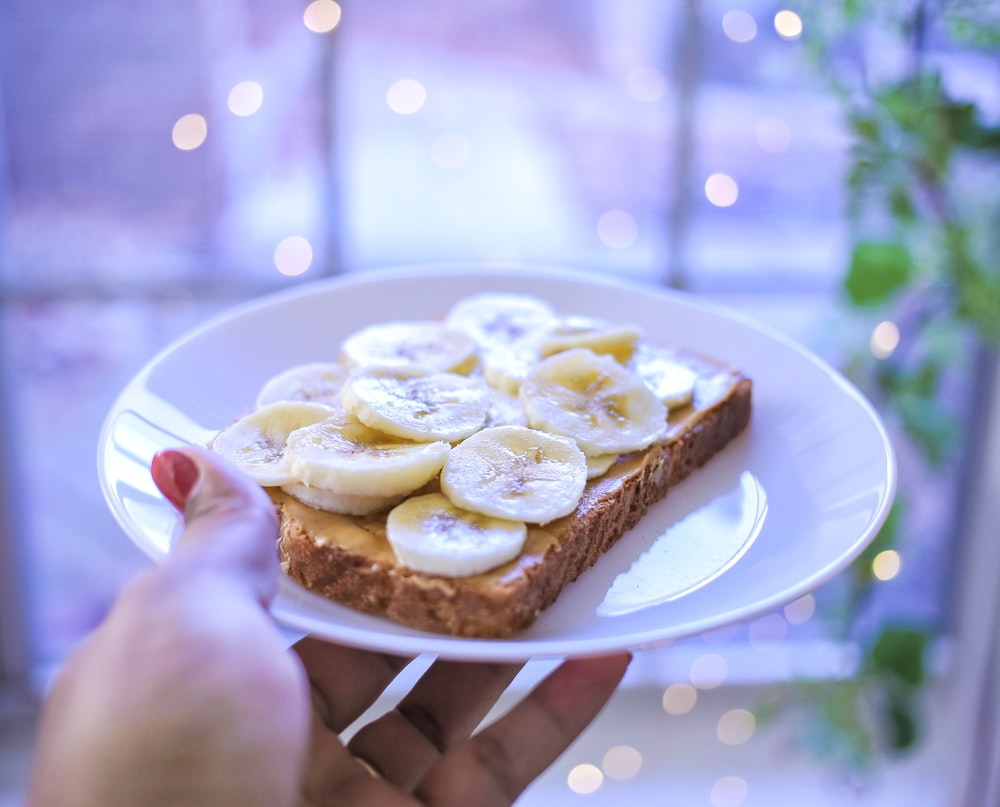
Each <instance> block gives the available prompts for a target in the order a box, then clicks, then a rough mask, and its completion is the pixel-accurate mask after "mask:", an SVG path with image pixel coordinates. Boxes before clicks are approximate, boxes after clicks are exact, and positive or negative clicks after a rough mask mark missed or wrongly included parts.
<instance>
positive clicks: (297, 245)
mask: <svg viewBox="0 0 1000 807" xmlns="http://www.w3.org/2000/svg"><path fill="white" fill-rule="evenodd" d="M312 259H313V251H312V245H311V244H310V243H309V242H308V241H307V240H306V239H305V238H303V237H302V236H301V235H291V236H289V237H288V238H285V239H284V240H282V241H281V243H279V244H278V246H277V247H276V248H275V250H274V265H275V266H276V267H277V268H278V271H279V272H281V274H283V275H287V276H288V277H295V276H296V275H301V274H302V273H303V272H304V271H306V269H308V268H309V267H310V265H311V264H312Z"/></svg>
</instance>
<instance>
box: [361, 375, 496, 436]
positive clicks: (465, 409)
mask: <svg viewBox="0 0 1000 807" xmlns="http://www.w3.org/2000/svg"><path fill="white" fill-rule="evenodd" d="M490 397H491V396H490V390H489V388H488V387H487V386H486V384H485V383H483V381H481V380H480V379H477V378H470V377H468V376H463V375H457V374H456V373H428V372H427V371H426V370H423V369H421V368H418V367H369V368H362V369H361V370H358V371H356V372H354V373H352V374H351V376H350V377H349V378H348V379H347V382H346V383H345V385H344V390H343V396H342V401H343V405H344V408H345V409H346V410H347V411H348V412H349V413H351V414H352V415H354V416H355V417H356V418H357V419H358V420H360V421H361V422H362V423H364V424H365V425H366V426H370V427H371V428H373V429H379V430H381V431H383V432H385V433H386V434H392V435H395V436H396V437H402V438H404V439H407V440H414V441H417V442H421V443H429V442H433V441H435V440H445V441H446V442H449V443H455V442H458V441H459V440H462V439H463V438H465V437H468V436H469V435H470V434H474V433H475V432H477V431H479V429H481V428H482V427H483V424H484V423H485V422H486V414H487V411H488V409H489V406H490Z"/></svg>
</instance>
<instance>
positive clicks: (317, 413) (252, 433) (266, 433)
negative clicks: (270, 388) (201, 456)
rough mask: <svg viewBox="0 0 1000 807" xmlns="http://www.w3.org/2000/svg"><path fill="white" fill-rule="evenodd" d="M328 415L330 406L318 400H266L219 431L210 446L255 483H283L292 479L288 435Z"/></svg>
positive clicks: (265, 484) (269, 484) (275, 485)
mask: <svg viewBox="0 0 1000 807" xmlns="http://www.w3.org/2000/svg"><path fill="white" fill-rule="evenodd" d="M328 417H330V408H329V407H327V406H323V405H322V404H318V403H301V402H296V403H293V402H288V401H286V402H279V403H272V404H267V405H266V406H263V407H261V408H260V409H258V410H256V411H255V412H252V413H250V414H249V415H246V416H245V417H242V418H240V419H239V420H237V421H236V422H235V423H233V424H231V425H230V426H228V427H226V428H225V429H223V430H222V431H221V432H219V433H218V434H217V435H216V436H215V438H214V439H213V440H212V445H211V448H212V450H213V451H214V452H215V453H217V454H219V455H221V456H222V457H225V458H226V459H227V460H229V461H230V462H232V463H233V464H234V465H236V467H238V468H239V469H241V470H242V471H244V472H245V473H246V474H248V475H249V476H250V477H251V478H252V479H254V480H255V481H256V482H257V484H259V485H263V486H264V487H277V486H279V485H285V484H288V483H290V482H292V481H294V477H293V476H292V473H291V470H290V468H289V467H288V462H287V456H286V444H287V442H288V438H289V436H290V435H291V434H292V433H293V432H294V431H296V430H297V429H301V428H302V427H303V426H309V425H311V424H313V423H318V422H319V421H321V420H324V419H326V418H328Z"/></svg>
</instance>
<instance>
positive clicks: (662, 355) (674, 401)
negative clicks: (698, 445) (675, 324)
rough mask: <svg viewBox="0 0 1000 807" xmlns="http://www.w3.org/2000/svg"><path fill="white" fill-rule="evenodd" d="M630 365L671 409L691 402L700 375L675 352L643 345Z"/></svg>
mask: <svg viewBox="0 0 1000 807" xmlns="http://www.w3.org/2000/svg"><path fill="white" fill-rule="evenodd" d="M629 366H630V367H631V368H632V369H633V370H635V372H636V373H637V374H638V375H639V378H641V379H642V380H643V381H644V382H646V386H647V387H649V388H650V389H651V390H652V391H653V394H654V395H656V397H657V398H659V399H660V400H661V401H663V403H664V404H666V406H667V407H668V408H669V409H674V408H676V407H679V406H685V405H686V404H688V403H690V402H691V398H692V397H693V396H694V385H695V382H696V381H697V380H698V375H697V374H696V373H695V371H694V370H692V369H691V367H690V366H689V365H687V364H685V363H684V362H682V361H680V360H679V359H678V358H677V355H676V353H675V352H674V351H672V350H667V349H665V348H659V347H653V346H652V345H642V346H640V347H639V349H638V350H636V352H635V354H634V355H633V356H632V360H631V362H630V364H629Z"/></svg>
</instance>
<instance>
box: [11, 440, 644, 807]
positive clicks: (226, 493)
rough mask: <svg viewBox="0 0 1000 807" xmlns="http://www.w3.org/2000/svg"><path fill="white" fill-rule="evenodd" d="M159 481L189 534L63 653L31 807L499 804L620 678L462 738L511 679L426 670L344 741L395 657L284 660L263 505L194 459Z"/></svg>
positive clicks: (233, 478) (203, 456) (464, 668)
mask: <svg viewBox="0 0 1000 807" xmlns="http://www.w3.org/2000/svg"><path fill="white" fill-rule="evenodd" d="M153 476H154V479H155V480H156V483H157V485H158V486H159V487H160V489H161V491H162V492H163V493H164V495H166V496H167V498H168V499H170V500H171V501H172V502H173V503H174V505H175V506H177V507H178V508H179V509H180V510H182V511H183V512H184V514H185V520H186V527H185V530H184V533H183V535H182V536H181V538H180V540H179V541H178V544H177V546H176V547H175V549H174V551H173V553H172V554H171V556H170V557H169V558H168V559H167V560H166V561H165V562H164V563H163V564H162V565H161V566H159V567H157V568H154V569H151V570H150V571H148V572H146V573H145V574H143V575H141V576H140V577H139V578H138V579H137V580H136V581H135V582H133V583H132V584H131V585H129V586H128V587H127V588H126V589H125V590H124V591H123V593H122V595H121V596H120V598H119V600H118V602H117V603H116V604H115V606H114V608H113V609H112V610H111V612H110V614H109V615H108V618H107V619H106V620H105V622H104V623H103V624H102V625H101V626H100V627H99V628H98V629H97V630H96V631H95V632H94V633H93V634H92V635H91V636H90V637H89V638H88V639H87V640H86V641H85V642H84V643H83V645H82V646H81V647H80V648H79V649H78V650H77V651H76V652H75V653H73V654H72V656H71V657H70V658H69V659H68V661H67V663H66V665H65V667H64V669H63V671H62V673H61V675H60V676H59V678H58V680H57V681H56V683H55V685H54V687H53V689H52V692H51V693H50V694H49V697H48V698H47V701H46V705H45V708H44V711H43V716H42V720H41V725H40V729H39V736H38V743H37V749H36V755H35V764H34V769H33V773H32V780H31V786H30V792H29V805H31V806H32V807H56V806H58V805H72V806H73V807H92V806H93V807H98V806H99V807H114V806H115V805H128V807H147V806H151V805H157V806H158V805H174V804H176V805H185V806H186V807H197V805H211V807H227V806H228V805H234V807H235V805H240V807H248V806H249V805H266V807H277V806H278V805H326V804H334V803H337V804H341V803H344V804H354V803H358V804H365V805H368V804H372V805H412V804H415V803H424V804H440V805H446V804H461V805H469V804H476V805H493V804H510V803H511V802H513V801H514V799H515V798H516V797H517V796H518V795H519V794H520V793H521V792H522V791H523V790H524V789H525V788H526V787H527V786H528V785H529V784H530V783H531V782H532V781H533V780H534V779H535V778H536V777H537V776H538V775H539V774H541V773H542V772H543V771H544V770H545V769H546V768H547V767H548V766H549V765H550V764H551V763H552V762H553V761H554V760H555V759H556V758H557V757H558V756H559V755H560V754H561V753H562V752H563V751H564V750H565V749H566V747H567V746H568V745H569V744H570V743H571V742H572V741H573V740H574V739H575V738H576V737H577V736H578V735H579V733H580V732H581V731H583V729H584V728H586V726H587V725H588V724H589V723H590V721H591V720H592V719H593V718H594V717H595V716H596V714H597V713H598V712H599V711H600V709H601V708H602V707H603V706H604V704H605V703H606V701H607V700H608V698H609V697H610V696H611V695H612V693H613V692H614V690H615V688H616V686H617V685H618V683H619V681H620V679H621V676H622V675H623V674H624V672H625V668H626V667H627V665H628V660H629V656H628V655H627V654H618V655H613V656H605V657H601V658H591V659H578V660H571V661H567V662H564V663H563V664H562V665H561V666H560V667H558V668H557V669H556V670H555V671H554V672H553V673H552V674H550V675H549V676H548V677H547V678H546V679H545V680H543V681H542V682H541V683H540V684H539V685H538V686H537V687H536V688H535V689H534V690H533V691H532V692H531V693H530V694H529V695H527V696H526V697H525V698H524V699H523V700H522V701H521V702H520V703H518V704H517V705H516V706H514V707H513V708H512V709H511V710H510V711H509V712H508V713H507V714H506V715H505V716H503V717H502V718H501V719H499V720H498V721H497V722H495V723H493V724H492V725H490V726H488V727H486V728H484V729H482V730H481V731H479V732H478V733H475V734H473V732H474V731H475V729H476V727H477V726H478V725H479V724H480V722H481V721H482V719H483V718H484V716H485V715H486V714H487V712H488V711H489V709H490V708H491V707H492V706H493V704H494V703H495V702H496V700H497V698H498V697H499V696H500V694H501V693H502V692H503V691H504V690H505V689H506V687H507V685H508V684H509V683H510V682H511V680H512V679H513V677H514V676H515V675H516V673H517V671H518V669H519V667H518V665H511V664H466V663H457V662H447V661H437V662H435V663H434V664H433V665H432V666H431V667H430V668H429V670H428V671H427V672H426V673H425V674H424V676H423V677H422V678H421V679H420V681H418V682H417V684H416V685H415V686H414V687H413V689H412V690H411V691H410V692H409V693H408V694H407V695H405V696H404V697H403V699H402V700H401V701H400V703H399V704H398V705H397V707H396V709H394V710H393V711H390V712H388V713H387V714H385V715H383V716H382V717H380V718H378V719H376V720H375V721H373V722H372V723H369V724H368V725H366V726H365V727H363V728H362V729H360V730H359V731H358V732H357V733H356V734H355V735H354V736H353V737H352V738H351V740H350V742H349V743H348V744H346V745H345V744H344V742H343V741H342V739H341V737H340V734H341V732H343V731H344V730H345V729H346V728H347V727H348V726H350V725H351V724H352V723H353V722H354V721H355V720H356V719H357V718H358V717H359V716H360V715H361V714H362V713H363V712H364V711H365V710H366V709H367V707H368V706H370V705H371V704H372V703H373V702H374V701H375V699H376V698H377V697H378V696H379V695H380V694H381V692H382V691H383V690H384V689H385V687H386V686H387V685H388V684H389V683H390V681H391V680H392V679H393V678H394V677H395V675H396V674H397V673H398V672H399V671H400V670H401V669H402V668H403V667H404V666H405V665H406V664H407V660H406V659H401V658H397V657H393V656H386V655H382V654H378V653H370V652H366V651H361V650H355V649H352V648H347V647H342V646H339V645H335V644H330V643H326V642H322V641H318V640H313V639H305V640H303V641H301V642H299V643H298V644H297V645H296V646H295V647H294V648H293V651H294V652H292V651H289V650H288V649H286V647H285V642H284V640H283V637H282V635H281V633H280V632H279V630H278V629H277V628H276V626H275V625H274V623H273V621H272V620H271V617H270V615H269V613H268V611H267V608H268V605H269V604H270V602H271V600H272V598H273V597H274V594H275V589H276V584H277V577H278V559H277V553H276V552H275V540H276V534H277V533H276V519H275V514H274V508H273V507H272V505H271V502H270V500H269V498H268V497H267V495H266V494H265V493H264V492H263V491H262V490H261V489H260V488H259V487H258V486H257V485H256V484H254V483H253V482H251V481H250V480H249V479H248V478H246V477H245V476H243V475H242V474H239V473H238V472H236V471H234V470H233V469H232V468H231V467H230V466H228V465H227V464H225V463H224V462H223V461H222V460H220V459H219V458H218V457H216V456H215V455H213V454H212V453H211V452H208V451H203V450H200V449H184V450H182V451H180V450H179V451H167V452H163V453H161V454H160V455H157V457H156V459H155V460H154V464H153Z"/></svg>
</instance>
